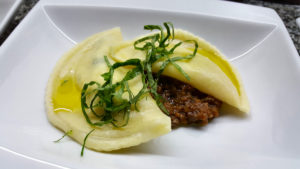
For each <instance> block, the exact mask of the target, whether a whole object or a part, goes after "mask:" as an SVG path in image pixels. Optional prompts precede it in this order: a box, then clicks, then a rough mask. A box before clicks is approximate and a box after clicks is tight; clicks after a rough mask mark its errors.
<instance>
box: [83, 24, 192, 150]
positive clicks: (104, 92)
mask: <svg viewBox="0 0 300 169" xmlns="http://www.w3.org/2000/svg"><path fill="white" fill-rule="evenodd" d="M163 25H164V27H165V30H166V33H164V29H163V28H162V26H160V25H145V26H144V29H145V30H150V31H152V30H158V31H159V32H158V33H154V34H152V35H149V36H146V37H143V38H141V39H139V40H137V41H135V42H134V48H135V49H136V50H140V51H144V52H145V59H144V60H140V59H129V60H126V61H124V62H116V63H114V64H111V63H110V62H109V60H108V57H107V56H104V59H105V62H106V65H107V66H108V68H109V71H108V72H106V73H104V74H102V75H101V76H102V78H103V79H104V81H105V82H104V83H103V84H100V83H98V82H96V81H91V82H89V83H85V84H84V86H83V88H82V91H81V108H82V112H83V115H84V117H85V119H86V121H87V123H89V124H90V125H92V126H98V127H99V126H102V125H104V124H112V125H113V126H114V127H117V128H118V127H124V126H126V125H127V124H128V121H129V115H130V110H131V109H132V108H134V109H135V110H137V111H138V108H137V102H138V101H139V100H140V99H141V98H142V97H143V96H144V95H145V94H146V93H150V94H151V95H152V97H153V98H154V99H155V101H156V104H157V105H158V106H159V107H160V109H161V110H162V111H163V112H164V113H165V114H169V112H168V111H167V109H166V108H165V107H164V105H163V103H162V97H161V96H160V95H159V94H158V93H157V83H158V80H159V77H160V75H161V74H162V73H163V71H164V69H165V68H166V67H167V66H168V65H169V64H172V65H173V66H174V67H175V68H176V69H177V70H178V71H179V72H180V73H181V74H182V75H183V76H184V77H185V78H186V79H188V80H190V77H189V76H188V75H187V74H186V73H185V72H184V71H183V69H182V68H181V67H180V66H179V65H178V64H177V63H176V61H180V60H188V59H191V58H193V57H194V56H195V55H196V52H197V49H198V44H197V42H196V41H193V40H189V41H184V42H193V43H194V46H195V48H194V51H193V53H192V54H190V55H188V56H175V57H170V55H172V54H174V51H175V49H176V48H177V47H178V46H180V45H181V44H182V43H183V42H178V43H176V44H175V45H173V46H170V44H171V42H172V41H173V40H174V37H175V34H174V27H173V24H172V23H170V22H165V23H163ZM169 46H170V47H169ZM168 47H169V49H168ZM157 61H163V62H162V65H161V66H160V69H159V71H158V72H157V73H156V75H155V76H154V75H153V72H152V65H153V64H154V63H155V62H157ZM124 66H131V67H133V68H132V69H131V70H129V71H128V72H127V73H126V74H125V76H124V77H123V79H122V80H120V81H118V82H115V83H113V82H112V81H113V75H114V71H115V70H116V69H118V68H120V67H124ZM139 75H140V77H141V81H142V83H143V87H142V89H141V90H140V91H139V92H138V93H137V94H136V95H134V94H133V93H132V91H131V90H130V88H129V85H128V82H129V81H130V80H132V79H134V78H135V77H137V76H139ZM126 93H127V94H128V96H129V99H126V98H124V97H123V95H124V94H126ZM88 96H89V98H90V97H91V98H92V99H91V100H89V103H87V100H88V99H87V97H88ZM88 112H91V113H92V114H93V115H94V116H95V117H97V118H98V119H99V120H98V121H92V120H91V118H90V115H88ZM120 115H121V116H122V117H123V119H122V120H120V119H118V120H117V117H120ZM92 131H93V130H92ZM92 131H91V132H92ZM91 132H90V133H91ZM90 133H89V134H90ZM89 134H88V135H89ZM88 135H87V136H88ZM86 138H87V137H86ZM86 138H85V140H86ZM84 143H85V141H84ZM84 145H85V144H84ZM84 145H83V147H82V154H83V149H84Z"/></svg>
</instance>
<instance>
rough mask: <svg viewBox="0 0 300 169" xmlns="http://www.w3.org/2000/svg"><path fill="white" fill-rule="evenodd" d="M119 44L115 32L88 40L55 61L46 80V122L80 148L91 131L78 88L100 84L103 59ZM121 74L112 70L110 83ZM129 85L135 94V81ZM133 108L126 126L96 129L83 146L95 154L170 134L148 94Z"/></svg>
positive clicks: (137, 85) (165, 119)
mask: <svg viewBox="0 0 300 169" xmlns="http://www.w3.org/2000/svg"><path fill="white" fill-rule="evenodd" d="M121 41H122V35H121V32H120V29H119V28H115V29H111V30H108V31H105V32H102V33H99V34H96V35H93V36H91V37H90V38H88V39H87V40H85V41H83V42H82V43H80V44H78V45H76V46H75V47H74V48H73V49H72V50H71V51H69V52H68V53H66V54H65V55H64V56H63V57H62V58H61V59H60V60H59V62H58V63H57V65H56V67H55V68H54V71H53V73H52V75H51V77H50V79H49V82H48V86H47V94H46V109H47V115H48V119H49V121H50V122H51V123H52V124H53V125H54V126H56V127H57V128H59V129H61V130H63V131H64V132H67V131H69V130H72V134H71V135H70V137H72V138H73V139H74V140H76V141H77V142H79V143H80V144H83V141H84V138H85V136H86V135H87V133H89V132H90V131H91V130H92V129H94V127H92V126H90V125H89V124H88V123H87V122H86V120H85V118H84V116H83V114H82V111H81V106H80V92H81V89H82V86H83V84H84V83H88V82H90V81H91V80H96V81H99V82H100V83H102V82H103V81H101V80H103V79H102V78H101V77H100V75H101V74H102V73H104V72H106V71H107V70H108V69H107V66H106V64H105V62H104V59H103V56H104V55H107V56H111V53H110V52H111V49H112V48H113V45H116V44H118V43H119V42H121ZM111 61H112V60H111ZM112 62H113V61H112ZM124 71H126V70H124V69H120V70H119V69H118V70H116V73H115V76H114V80H118V79H120V78H121V77H122V75H123V74H124ZM129 85H130V87H131V89H132V92H133V93H136V92H137V91H138V90H139V88H140V87H141V86H142V82H140V81H139V80H138V77H137V78H136V79H133V80H132V81H131V82H130V83H129ZM137 107H138V109H139V111H138V112H137V111H136V110H132V111H131V113H130V120H129V122H128V124H127V125H126V126H124V127H122V128H115V127H114V126H112V125H111V124H106V125H103V126H102V127H96V128H95V131H94V132H93V133H91V134H90V135H89V137H88V139H87V142H86V145H85V146H86V147H88V148H90V149H94V150H98V151H112V150H117V149H121V148H125V147H131V146H135V145H138V144H141V143H143V142H146V141H149V140H151V139H153V138H156V137H158V136H161V135H163V134H166V133H168V132H170V131H171V122H170V118H169V117H168V116H167V115H165V114H164V113H162V112H161V110H160V109H159V107H158V106H157V105H156V103H155V101H154V100H153V99H152V97H151V96H150V95H149V94H148V95H146V96H145V97H144V98H142V99H141V100H140V101H139V102H138V104H137Z"/></svg>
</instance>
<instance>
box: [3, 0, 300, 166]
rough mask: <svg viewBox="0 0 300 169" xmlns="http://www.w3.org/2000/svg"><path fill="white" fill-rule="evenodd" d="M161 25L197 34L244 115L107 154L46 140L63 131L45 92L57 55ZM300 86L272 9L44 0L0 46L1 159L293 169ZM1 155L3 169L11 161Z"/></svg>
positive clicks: (295, 59) (291, 50)
mask: <svg viewBox="0 0 300 169" xmlns="http://www.w3.org/2000/svg"><path fill="white" fill-rule="evenodd" d="M163 21H172V22H173V23H174V25H175V27H177V28H178V27H180V28H184V29H186V30H189V31H191V32H193V33H195V34H197V35H199V36H201V37H204V38H205V39H207V40H208V41H210V42H211V43H213V44H214V45H216V46H217V47H218V48H219V49H220V50H221V51H223V52H224V53H225V54H226V55H227V56H228V58H229V59H231V61H232V63H233V64H234V65H235V66H236V67H237V68H238V69H239V72H240V73H241V75H242V77H243V82H244V84H245V87H246V91H247V93H248V96H249V99H250V103H251V114H250V115H249V116H248V117H238V116H234V115H230V114H223V115H221V117H219V118H216V119H214V120H213V121H212V122H211V123H210V124H208V125H206V126H204V127H201V128H179V129H176V130H174V131H172V132H171V133H169V134H168V135H165V136H162V137H160V138H157V139H155V140H153V141H150V142H148V143H146V144H142V145H140V146H137V147H133V148H130V149H127V150H123V151H118V152H115V153H100V152H95V151H90V150H86V151H85V155H84V157H80V148H81V146H80V145H79V144H77V143H76V142H74V141H72V140H71V139H69V138H66V139H64V140H63V141H62V142H61V143H59V144H55V143H53V142H52V141H53V140H55V139H57V138H59V137H61V135H62V132H61V131H59V130H58V129H56V128H55V127H53V126H52V125H51V124H50V123H49V122H48V121H47V118H46V113H45V110H44V94H45V87H46V83H47V80H48V77H49V75H50V73H51V71H52V69H53V67H54V65H55V63H56V61H57V60H58V59H59V58H60V57H61V56H62V55H63V53H65V52H66V51H68V50H69V49H70V48H71V47H72V46H74V43H77V42H79V41H81V40H83V39H84V38H86V37H87V36H89V35H91V34H93V33H96V32H100V31H103V30H105V29H109V28H112V27H116V26H120V27H121V30H122V31H123V34H124V37H125V38H126V39H128V38H132V37H135V36H137V35H140V34H141V33H146V32H145V31H143V30H142V28H143V25H144V24H150V23H151V24H161V23H162V22H163ZM299 86H300V60H299V56H298V53H297V52H296V49H295V47H294V45H293V43H292V41H291V39H290V38H289V35H288V33H287V31H286V29H285V27H284V25H283V23H282V21H281V20H280V18H279V17H278V15H277V14H276V13H275V12H274V11H273V10H270V9H267V8H261V7H254V6H249V5H242V4H237V3H229V2H223V1H205V0H202V1H198V0H192V1H189V3H187V2H186V1H181V0H178V1H171V0H170V1H163V2H160V1H159V0H152V1H146V2H141V1H138V0H136V1H135V0H131V1H126V2H123V1H121V0H120V1H109V2H106V1H104V0H103V1H96V0H89V1H84V2H82V1H79V0H75V1H74V0H72V1H71V0H65V1H62V0H51V1H49V0H48V1H46V0H45V1H41V2H39V3H38V4H37V5H36V6H35V7H34V9H33V10H32V11H31V12H30V14H29V15H28V16H27V17H26V18H25V19H24V20H23V21H22V23H21V24H20V25H19V26H18V27H17V28H16V29H15V31H14V32H13V33H12V34H11V36H10V37H9V38H8V39H7V40H6V42H5V43H4V44H3V46H2V49H0V93H1V95H0V107H1V111H0V133H1V137H0V146H1V147H2V148H1V149H2V150H3V151H0V154H2V156H1V155H0V157H7V156H6V155H5V153H7V154H10V156H15V159H16V161H17V162H20V163H22V160H26V159H27V160H28V161H27V162H26V164H28V165H32V167H33V168H34V167H36V166H38V167H36V168H39V167H41V166H40V165H45V166H48V167H49V168H50V167H53V168H55V167H59V166H62V167H70V168H106V169H107V168H149V169H150V168H200V167H201V168H262V169H264V168H299V166H300V160H299V159H300V146H299V142H300V134H299V130H300V123H299V119H300V104H299V101H300V87H299ZM11 152H13V153H11ZM3 154H4V155H3ZM5 159H8V157H7V158H4V159H3V158H0V162H1V164H4V166H5V168H9V167H10V168H13V167H14V166H15V165H16V163H15V162H13V161H12V160H11V162H9V159H13V157H11V158H9V159H8V160H5ZM20 159H22V160H20ZM4 160H5V161H4ZM24 163H25V162H24ZM37 163H38V164H37ZM1 167H3V165H2V166H1Z"/></svg>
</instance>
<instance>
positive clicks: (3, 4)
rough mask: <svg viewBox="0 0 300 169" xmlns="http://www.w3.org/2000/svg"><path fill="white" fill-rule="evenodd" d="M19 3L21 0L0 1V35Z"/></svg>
mask: <svg viewBox="0 0 300 169" xmlns="http://www.w3.org/2000/svg"><path fill="white" fill-rule="evenodd" d="M21 3H22V0H0V33H2V32H3V31H4V28H5V26H6V25H7V24H8V22H9V20H10V19H11V18H12V16H13V15H14V13H15V12H16V11H17V9H18V7H19V6H20V5H21Z"/></svg>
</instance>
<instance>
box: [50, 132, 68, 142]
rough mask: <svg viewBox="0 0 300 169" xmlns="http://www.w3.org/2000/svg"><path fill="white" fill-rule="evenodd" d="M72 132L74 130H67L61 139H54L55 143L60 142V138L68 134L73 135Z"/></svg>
mask: <svg viewBox="0 0 300 169" xmlns="http://www.w3.org/2000/svg"><path fill="white" fill-rule="evenodd" d="M71 134H72V130H69V131H67V132H65V134H64V135H63V136H62V137H61V138H60V139H58V140H55V141H53V142H54V143H58V142H60V140H62V139H63V138H65V137H66V136H69V135H71Z"/></svg>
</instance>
